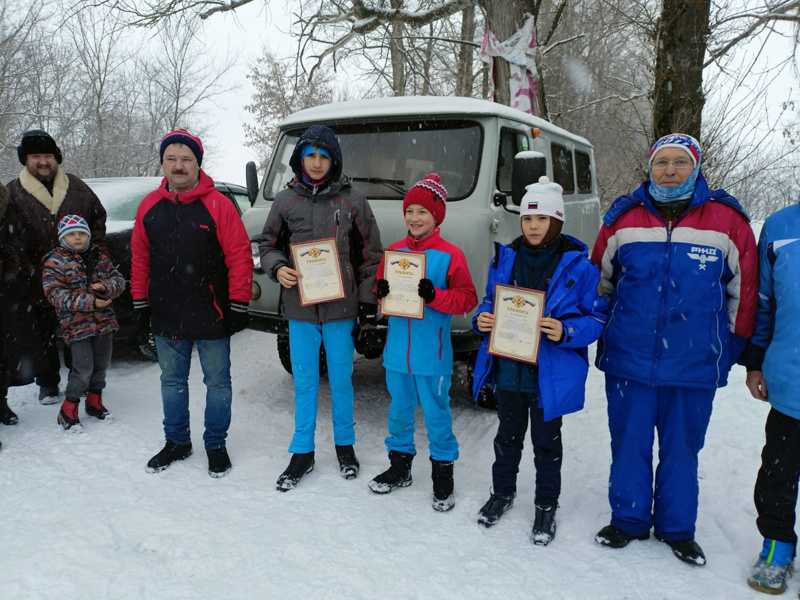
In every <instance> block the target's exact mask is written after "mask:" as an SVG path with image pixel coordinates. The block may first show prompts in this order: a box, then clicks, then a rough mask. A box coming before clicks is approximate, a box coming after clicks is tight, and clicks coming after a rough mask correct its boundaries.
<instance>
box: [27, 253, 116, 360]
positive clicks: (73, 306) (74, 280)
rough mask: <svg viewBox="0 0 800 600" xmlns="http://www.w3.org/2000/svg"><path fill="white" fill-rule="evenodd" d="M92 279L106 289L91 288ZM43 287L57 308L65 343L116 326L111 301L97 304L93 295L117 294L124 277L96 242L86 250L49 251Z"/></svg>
mask: <svg viewBox="0 0 800 600" xmlns="http://www.w3.org/2000/svg"><path fill="white" fill-rule="evenodd" d="M87 262H89V263H90V265H91V264H93V265H94V268H93V269H92V268H91V266H87ZM90 271H91V272H90ZM94 283H102V284H103V285H104V286H105V287H106V291H105V292H104V293H99V292H96V291H93V290H92V289H91V286H92V284H94ZM42 287H43V289H44V295H45V297H46V298H47V301H48V302H50V304H52V305H53V306H54V307H55V309H56V316H57V317H58V322H59V323H60V324H61V331H62V333H63V334H64V343H66V344H71V343H72V342H78V341H80V340H85V339H87V338H90V337H93V336H96V335H105V334H107V333H111V332H112V331H117V330H118V329H119V325H118V324H117V319H116V317H115V316H114V309H113V308H112V306H113V305H109V306H107V307H105V308H97V307H95V298H101V299H104V300H105V299H109V298H116V297H117V296H119V295H120V294H121V293H122V292H123V291H124V290H125V279H124V278H123V277H122V275H120V274H119V271H117V269H116V268H115V267H114V263H112V262H111V259H110V258H108V257H107V256H106V255H105V254H103V251H102V250H101V249H100V248H99V247H98V246H95V245H92V246H90V247H89V249H88V250H87V251H86V252H85V253H78V252H76V251H74V250H68V249H66V248H63V247H61V246H59V247H58V248H56V249H55V250H53V251H52V252H50V254H49V255H48V256H47V258H45V261H44V268H43V272H42Z"/></svg>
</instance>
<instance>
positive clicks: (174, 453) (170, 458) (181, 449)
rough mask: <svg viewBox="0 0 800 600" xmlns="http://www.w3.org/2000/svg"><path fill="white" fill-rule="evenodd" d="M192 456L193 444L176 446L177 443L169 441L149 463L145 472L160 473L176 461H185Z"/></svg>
mask: <svg viewBox="0 0 800 600" xmlns="http://www.w3.org/2000/svg"><path fill="white" fill-rule="evenodd" d="M191 455H192V442H189V443H188V444H176V443H175V442H172V441H170V440H167V443H166V444H165V445H164V447H163V448H162V449H161V452H159V453H158V454H156V455H155V456H154V457H153V458H151V459H150V460H149V461H148V462H147V466H146V467H145V469H144V470H145V471H146V472H148V473H158V472H160V471H163V470H164V469H166V468H167V467H169V466H170V465H171V464H172V463H174V462H175V461H178V460H184V459H186V458H189V457H190V456H191Z"/></svg>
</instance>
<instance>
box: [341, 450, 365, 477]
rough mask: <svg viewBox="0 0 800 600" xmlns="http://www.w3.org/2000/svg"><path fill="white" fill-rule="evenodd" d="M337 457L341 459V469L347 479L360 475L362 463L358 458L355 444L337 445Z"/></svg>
mask: <svg viewBox="0 0 800 600" xmlns="http://www.w3.org/2000/svg"><path fill="white" fill-rule="evenodd" d="M336 458H338V459H339V470H340V471H341V472H342V477H344V478H345V479H355V478H356V477H358V470H359V468H361V465H360V464H359V462H358V459H357V458H356V451H355V450H353V446H352V445H350V446H336Z"/></svg>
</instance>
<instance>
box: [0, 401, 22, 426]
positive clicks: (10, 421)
mask: <svg viewBox="0 0 800 600" xmlns="http://www.w3.org/2000/svg"><path fill="white" fill-rule="evenodd" d="M0 423H2V424H3V425H16V424H17V423H19V418H18V417H17V415H16V413H15V412H14V411H13V410H11V408H10V407H9V406H8V398H0Z"/></svg>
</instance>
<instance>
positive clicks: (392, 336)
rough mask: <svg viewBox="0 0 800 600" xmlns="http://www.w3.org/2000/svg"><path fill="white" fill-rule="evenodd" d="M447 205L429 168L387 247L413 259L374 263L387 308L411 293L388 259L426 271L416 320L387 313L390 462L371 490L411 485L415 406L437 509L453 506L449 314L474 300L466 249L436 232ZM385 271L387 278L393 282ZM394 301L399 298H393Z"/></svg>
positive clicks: (466, 308) (454, 446)
mask: <svg viewBox="0 0 800 600" xmlns="http://www.w3.org/2000/svg"><path fill="white" fill-rule="evenodd" d="M446 202H447V190H445V188H444V186H443V185H442V182H441V179H440V178H439V176H438V175H436V174H435V173H431V174H429V175H427V176H426V177H425V178H424V179H423V180H422V181H419V182H417V183H416V184H414V185H413V186H412V187H411V189H409V190H408V192H407V193H406V195H405V197H404V198H403V213H404V216H405V221H406V226H407V227H408V235H407V236H406V238H405V239H402V240H399V241H397V242H395V243H394V244H392V245H391V246H389V250H387V254H389V255H391V256H394V255H402V253H403V251H405V252H409V253H416V254H417V257H414V255H413V254H410V255H409V258H408V259H405V260H403V259H402V258H400V259H393V260H391V261H389V264H386V263H387V259H386V257H385V256H384V259H383V260H381V263H380V266H379V267H378V285H377V295H378V298H381V299H382V303H383V305H384V307H385V306H386V305H388V304H390V302H388V301H389V299H390V298H392V299H394V298H395V296H407V295H408V294H409V292H408V290H407V289H405V288H406V287H407V279H408V278H405V279H406V280H405V281H404V278H403V277H402V275H398V276H396V277H395V276H393V275H390V274H389V271H392V268H393V266H392V263H393V262H399V263H403V264H402V265H401V266H404V267H406V268H404V269H402V272H403V273H412V272H413V271H414V267H415V266H422V265H424V269H425V271H424V275H423V276H422V277H421V278H420V279H419V282H418V283H417V288H416V290H413V292H415V293H416V294H415V295H418V296H419V298H421V299H422V301H423V303H424V306H423V307H422V308H423V310H422V311H421V317H420V316H417V315H413V314H412V313H413V310H412V311H411V312H409V314H410V315H411V316H408V317H404V316H397V312H393V313H391V314H392V315H394V316H390V317H389V331H388V336H387V339H386V347H385V349H384V351H383V366H384V367H385V368H386V387H387V388H388V389H389V393H390V394H391V396H392V402H391V405H390V406H389V419H388V421H389V437H387V438H386V448H387V449H388V451H389V461H390V464H391V466H390V467H389V469H388V470H387V471H385V472H383V473H381V474H380V475H378V476H377V477H375V478H374V479H373V480H372V481H370V482H369V488H370V489H371V490H372V491H373V492H375V493H376V494H388V493H389V492H391V491H392V490H393V489H394V488H396V487H406V486H409V485H411V462H412V460H413V459H414V455H415V454H416V450H415V447H414V413H415V411H416V408H417V403H419V404H421V405H422V411H423V414H424V416H425V425H426V427H427V429H428V445H429V449H430V459H431V465H432V478H433V508H434V509H435V510H437V511H440V512H444V511H448V510H450V509H451V508H453V506H454V505H455V499H454V496H453V461H455V460H456V459H457V458H458V442H457V441H456V438H455V436H454V435H453V419H452V416H451V415H450V377H451V374H452V372H453V348H452V346H451V343H450V321H451V320H452V318H453V315H460V314H464V313H467V312H469V311H471V310H472V309H473V308H474V307H475V305H476V304H477V303H478V298H477V295H476V294H475V285H474V284H473V283H472V277H471V276H470V274H469V269H468V268H467V260H466V258H465V257H464V253H463V252H462V251H461V250H460V249H459V248H457V247H456V246H454V245H453V244H451V243H449V242H447V241H445V240H444V239H443V238H442V237H441V236H440V235H439V225H441V223H442V221H444V217H445V212H446V210H447V205H446ZM419 255H423V256H419ZM422 258H424V260H420V259H422ZM385 276H386V277H392V281H393V282H394V283H391V282H390V281H389V279H386V278H384V277H385ZM409 277H411V275H409ZM392 286H394V288H395V289H394V290H393V287H392ZM401 286H402V290H401V291H398V288H401ZM390 294H391V296H390ZM398 304H402V303H397V302H395V305H398ZM401 310H402V306H401Z"/></svg>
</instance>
